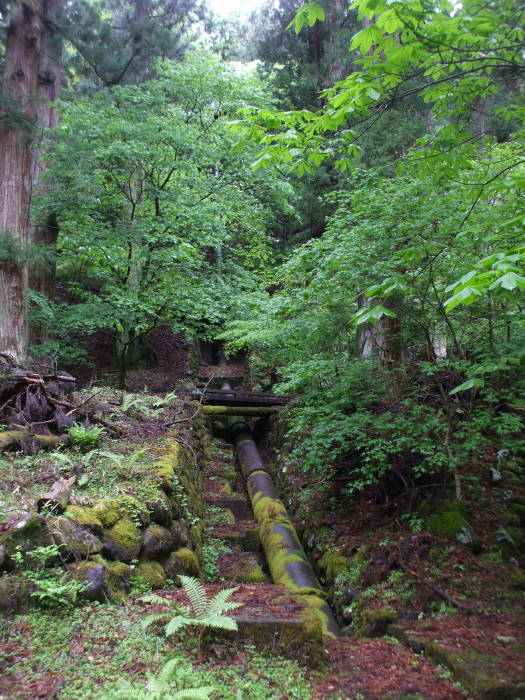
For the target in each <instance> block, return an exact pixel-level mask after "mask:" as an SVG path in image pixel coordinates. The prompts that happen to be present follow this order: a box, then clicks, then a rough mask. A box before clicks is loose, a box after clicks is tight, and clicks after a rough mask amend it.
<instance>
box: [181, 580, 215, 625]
mask: <svg viewBox="0 0 525 700" xmlns="http://www.w3.org/2000/svg"><path fill="white" fill-rule="evenodd" d="M179 579H180V582H181V583H182V587H183V588H184V592H185V593H186V595H187V596H188V599H189V601H190V604H191V607H192V608H193V612H194V613H195V616H196V617H204V616H205V615H206V613H207V611H208V605H209V602H208V596H207V595H206V589H205V588H204V586H203V585H202V583H201V582H200V581H199V579H196V578H193V577H192V576H179Z"/></svg>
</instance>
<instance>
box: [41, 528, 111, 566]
mask: <svg viewBox="0 0 525 700" xmlns="http://www.w3.org/2000/svg"><path fill="white" fill-rule="evenodd" d="M48 525H49V529H50V530H51V532H52V533H53V540H54V542H55V544H58V545H59V546H60V556H61V557H63V558H64V559H66V560H73V561H80V560H81V559H87V558H88V557H90V556H91V555H92V554H98V553H99V552H101V551H102V542H101V540H100V539H99V538H98V537H97V536H96V535H94V534H93V533H92V532H91V531H90V530H88V529H87V527H84V526H82V525H79V524H78V523H77V522H76V521H75V520H70V519H69V518H49V519H48Z"/></svg>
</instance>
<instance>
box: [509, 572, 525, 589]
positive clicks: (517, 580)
mask: <svg viewBox="0 0 525 700" xmlns="http://www.w3.org/2000/svg"><path fill="white" fill-rule="evenodd" d="M510 585H511V586H512V588H516V589H518V590H519V591H525V573H524V572H523V571H516V573H514V574H512V576H511V577H510Z"/></svg>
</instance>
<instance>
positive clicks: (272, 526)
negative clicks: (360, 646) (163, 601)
mask: <svg viewBox="0 0 525 700" xmlns="http://www.w3.org/2000/svg"><path fill="white" fill-rule="evenodd" d="M232 433H233V435H234V440H235V447H236V450H237V456H238V458H239V462H240V465H241V470H242V473H243V475H244V477H245V478H246V485H247V488H248V493H249V495H250V499H251V502H252V507H253V513H254V516H255V519H256V521H257V524H258V525H259V534H260V537H261V543H262V546H263V548H264V551H265V554H266V559H267V561H268V566H269V568H270V573H271V575H272V580H273V581H274V583H281V584H283V585H284V586H285V588H286V589H287V590H289V591H290V592H292V593H295V594H300V595H301V596H303V600H304V601H305V603H306V604H307V605H308V607H309V608H310V609H311V610H312V611H313V612H314V613H315V614H316V616H317V617H318V618H319V619H320V620H321V624H322V627H323V633H324V634H327V635H329V636H332V637H337V636H338V635H339V626H338V625H337V622H336V621H335V619H334V617H333V615H332V611H331V610H330V608H329V607H328V604H327V603H326V601H325V600H323V597H324V592H323V590H322V588H321V586H320V584H319V581H318V580H317V577H316V575H315V573H314V571H313V569H312V566H311V564H310V562H309V560H308V557H307V556H306V553H305V551H304V549H303V547H302V545H301V542H300V541H299V537H298V536H297V532H296V530H295V527H294V526H293V523H292V522H291V520H290V518H289V516H288V513H287V512H286V508H285V506H284V503H283V502H282V501H281V500H280V499H279V494H278V493H277V489H276V488H275V485H274V483H273V481H272V478H271V476H270V474H269V473H268V471H267V470H266V466H265V464H264V462H263V460H262V458H261V455H260V454H259V450H258V449H257V445H256V444H255V442H254V440H253V438H252V436H251V434H250V432H249V428H248V426H247V425H246V424H244V423H236V424H234V425H233V426H232Z"/></svg>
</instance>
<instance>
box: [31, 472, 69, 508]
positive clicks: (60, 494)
mask: <svg viewBox="0 0 525 700" xmlns="http://www.w3.org/2000/svg"><path fill="white" fill-rule="evenodd" d="M76 478H77V477H76V476H72V477H71V478H70V479H63V478H61V479H59V480H58V481H55V483H54V484H53V485H52V486H51V488H50V489H49V491H48V492H47V493H45V494H44V495H43V496H41V497H40V498H39V499H38V500H37V502H36V508H37V510H38V512H39V513H40V511H42V510H44V509H46V510H50V511H52V512H53V513H56V514H57V515H59V514H60V513H63V512H64V511H65V510H66V508H67V506H68V503H69V495H70V491H71V487H72V486H73V484H74V483H75V481H76Z"/></svg>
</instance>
